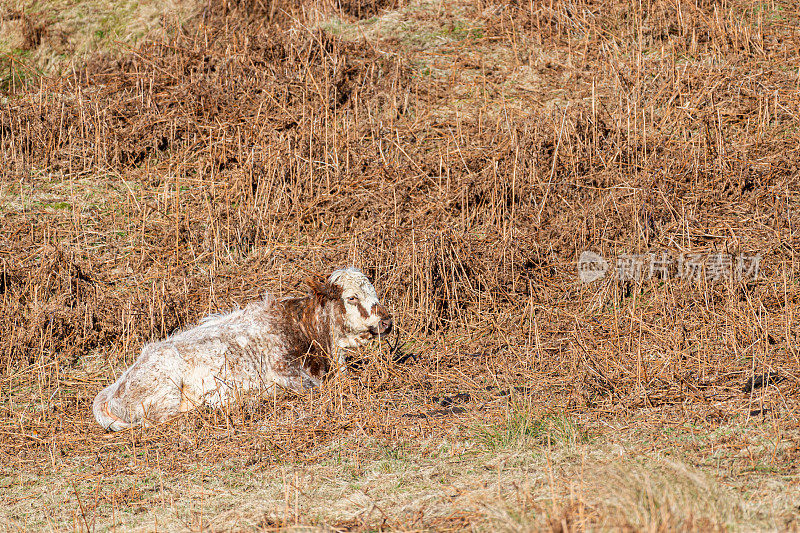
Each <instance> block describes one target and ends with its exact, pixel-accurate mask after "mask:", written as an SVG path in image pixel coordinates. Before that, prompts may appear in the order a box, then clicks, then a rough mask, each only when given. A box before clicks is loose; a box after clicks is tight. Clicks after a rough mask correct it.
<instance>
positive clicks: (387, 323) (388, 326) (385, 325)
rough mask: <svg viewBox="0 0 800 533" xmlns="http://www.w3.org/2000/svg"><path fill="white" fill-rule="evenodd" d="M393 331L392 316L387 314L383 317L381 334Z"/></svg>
mask: <svg viewBox="0 0 800 533" xmlns="http://www.w3.org/2000/svg"><path fill="white" fill-rule="evenodd" d="M390 331H392V317H390V316H387V317H386V318H382V319H381V335H385V334H387V333H389V332H390Z"/></svg>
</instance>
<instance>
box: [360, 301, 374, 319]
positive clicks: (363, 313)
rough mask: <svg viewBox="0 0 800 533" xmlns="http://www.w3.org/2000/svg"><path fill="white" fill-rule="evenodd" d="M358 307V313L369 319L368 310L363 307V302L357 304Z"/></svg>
mask: <svg viewBox="0 0 800 533" xmlns="http://www.w3.org/2000/svg"><path fill="white" fill-rule="evenodd" d="M356 307H358V312H359V314H360V315H361V318H369V313H367V310H366V309H364V306H363V305H361V302H358V303H357V304H356ZM373 309H374V306H373Z"/></svg>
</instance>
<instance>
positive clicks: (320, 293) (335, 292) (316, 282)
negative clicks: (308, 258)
mask: <svg viewBox="0 0 800 533" xmlns="http://www.w3.org/2000/svg"><path fill="white" fill-rule="evenodd" d="M305 282H306V285H308V288H309V289H311V293H312V294H313V295H314V296H316V297H317V298H319V299H320V300H335V299H336V298H340V297H341V296H342V289H341V288H339V287H338V286H336V285H332V284H331V283H330V282H329V281H328V280H326V279H324V278H323V277H322V276H313V277H310V278H306V280H305Z"/></svg>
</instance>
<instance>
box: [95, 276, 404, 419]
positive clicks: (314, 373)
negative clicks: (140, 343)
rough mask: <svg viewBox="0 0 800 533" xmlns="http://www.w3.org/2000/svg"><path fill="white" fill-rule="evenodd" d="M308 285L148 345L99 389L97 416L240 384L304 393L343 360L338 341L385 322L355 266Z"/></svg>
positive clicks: (173, 405)
mask: <svg viewBox="0 0 800 533" xmlns="http://www.w3.org/2000/svg"><path fill="white" fill-rule="evenodd" d="M307 283H308V285H309V287H310V289H311V291H310V293H309V294H308V295H307V296H303V297H299V298H283V299H280V300H275V299H273V298H270V297H267V298H265V299H264V300H263V301H259V302H253V303H250V304H249V305H247V306H246V307H245V308H244V309H240V310H238V311H234V312H232V313H229V314H226V315H215V316H210V317H208V318H206V319H204V320H203V321H202V322H201V323H200V324H199V325H197V326H194V327H193V328H191V329H188V330H186V331H182V332H180V333H176V334H174V335H172V336H171V337H169V338H167V339H165V340H163V341H159V342H154V343H152V344H148V345H146V346H145V347H144V348H142V353H141V355H139V358H138V359H137V360H136V362H135V363H134V364H133V366H131V367H130V368H128V369H127V370H126V371H125V372H123V373H122V375H121V376H120V377H119V379H117V381H116V382H114V383H113V384H112V385H109V386H108V387H106V388H105V389H103V390H102V391H101V392H100V394H98V395H97V398H95V400H94V405H93V410H94V416H95V418H96V419H97V421H98V422H99V423H100V425H101V426H103V427H104V428H106V429H109V430H113V431H119V430H121V429H126V428H129V427H132V426H134V425H137V424H142V423H148V422H161V421H164V420H167V419H169V418H170V417H172V416H174V415H177V414H179V413H182V412H185V411H189V410H191V409H193V408H195V407H197V406H200V405H210V406H219V405H221V404H224V403H225V402H226V401H228V400H230V399H233V398H234V397H235V396H236V393H237V392H238V391H247V390H254V389H260V390H268V389H271V388H272V387H275V386H280V387H285V388H287V389H292V390H294V391H298V392H299V391H303V390H304V389H307V388H310V387H314V386H317V385H319V383H320V380H321V379H322V377H323V376H324V375H325V374H326V373H327V372H328V371H329V370H330V369H331V366H332V363H335V364H336V366H337V367H339V366H342V365H344V357H345V354H344V350H345V349H347V348H355V347H357V346H360V345H362V344H364V343H366V342H367V341H369V340H370V339H372V338H375V337H378V336H380V335H386V334H388V333H389V331H390V330H391V328H392V319H391V317H390V316H389V313H388V312H387V311H386V309H385V308H384V307H383V306H382V305H381V304H380V302H379V301H378V295H377V294H376V292H375V289H374V288H373V286H372V284H371V283H370V282H369V280H368V279H367V277H366V276H364V274H362V273H361V272H360V271H359V270H356V269H355V268H346V269H343V270H337V271H335V272H334V273H333V274H331V275H330V277H329V278H328V279H327V280H324V281H323V280H322V279H311V280H309V281H307Z"/></svg>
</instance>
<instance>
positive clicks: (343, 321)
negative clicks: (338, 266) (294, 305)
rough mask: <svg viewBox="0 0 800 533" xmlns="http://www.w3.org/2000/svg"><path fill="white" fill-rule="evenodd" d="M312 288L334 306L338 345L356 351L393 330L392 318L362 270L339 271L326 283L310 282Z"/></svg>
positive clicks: (348, 269) (346, 269)
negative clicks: (360, 346)
mask: <svg viewBox="0 0 800 533" xmlns="http://www.w3.org/2000/svg"><path fill="white" fill-rule="evenodd" d="M309 285H310V286H311V289H312V291H314V293H316V294H317V295H318V296H320V295H324V296H325V297H326V299H329V300H331V301H332V303H333V312H334V313H335V317H334V322H335V324H336V326H338V327H337V329H339V330H340V331H338V332H337V333H338V335H337V337H338V338H337V339H336V344H337V345H338V346H339V347H340V348H354V347H356V346H359V345H362V344H364V343H366V342H367V341H368V340H370V339H372V338H375V337H378V336H382V335H388V334H389V332H390V331H391V330H392V317H391V315H389V312H388V311H387V310H386V308H385V307H384V306H383V305H381V303H380V301H379V300H378V294H377V293H376V292H375V288H374V287H373V286H372V283H370V282H369V280H368V279H367V277H366V276H365V275H364V274H363V273H361V271H360V270H358V269H355V268H345V269H342V270H336V271H335V272H333V273H332V274H331V275H330V277H329V278H328V279H327V280H325V282H324V283H323V282H321V281H309Z"/></svg>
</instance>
